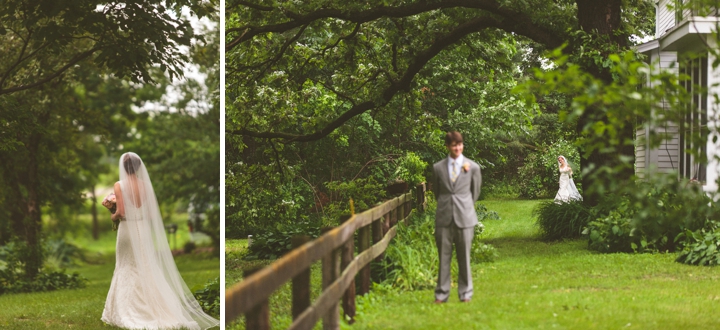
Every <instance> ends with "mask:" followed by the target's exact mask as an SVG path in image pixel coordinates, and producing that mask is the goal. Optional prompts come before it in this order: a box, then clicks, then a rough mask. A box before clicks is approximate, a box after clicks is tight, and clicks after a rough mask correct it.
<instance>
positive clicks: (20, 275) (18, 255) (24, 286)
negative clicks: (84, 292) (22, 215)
mask: <svg viewBox="0 0 720 330" xmlns="http://www.w3.org/2000/svg"><path fill="white" fill-rule="evenodd" d="M24 251H26V249H25V248H24V244H23V243H21V242H11V243H9V244H7V245H5V246H2V247H0V261H2V262H0V265H1V266H0V295H2V294H6V293H23V292H44V291H53V290H59V289H77V288H82V287H85V284H86V282H87V279H86V278H84V277H82V276H80V274H78V273H73V274H66V273H65V270H62V271H48V270H44V271H42V272H40V273H38V275H37V276H36V277H35V278H34V279H33V280H29V279H28V278H27V277H26V276H25V273H24V271H23V269H24V263H23V261H22V260H24V259H25V258H24V257H23V253H24Z"/></svg>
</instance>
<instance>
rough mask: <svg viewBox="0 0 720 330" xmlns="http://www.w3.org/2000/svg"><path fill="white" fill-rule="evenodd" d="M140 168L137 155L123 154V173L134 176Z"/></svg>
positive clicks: (140, 161)
mask: <svg viewBox="0 0 720 330" xmlns="http://www.w3.org/2000/svg"><path fill="white" fill-rule="evenodd" d="M140 166H142V160H141V159H140V157H138V155H136V154H125V156H124V157H123V167H124V168H125V173H127V174H135V171H137V170H138V169H140Z"/></svg>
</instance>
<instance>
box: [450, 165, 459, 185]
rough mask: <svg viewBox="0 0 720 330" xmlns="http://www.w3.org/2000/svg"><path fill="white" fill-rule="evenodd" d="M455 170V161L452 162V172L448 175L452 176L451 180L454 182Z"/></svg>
mask: <svg viewBox="0 0 720 330" xmlns="http://www.w3.org/2000/svg"><path fill="white" fill-rule="evenodd" d="M457 176H458V174H457V170H456V169H455V162H452V173H450V177H451V178H452V182H455V180H456V179H457Z"/></svg>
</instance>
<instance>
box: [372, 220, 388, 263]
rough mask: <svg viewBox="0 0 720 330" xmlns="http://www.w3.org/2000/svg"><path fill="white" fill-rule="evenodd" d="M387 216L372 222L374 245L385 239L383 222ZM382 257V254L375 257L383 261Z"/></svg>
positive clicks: (376, 259)
mask: <svg viewBox="0 0 720 330" xmlns="http://www.w3.org/2000/svg"><path fill="white" fill-rule="evenodd" d="M385 218H386V216H383V217H382V218H380V219H377V220H375V221H373V222H372V245H375V244H377V243H378V242H380V241H381V240H382V239H383V236H385V234H384V231H383V222H384V219H385ZM382 257H383V255H382V254H381V255H379V256H377V258H375V261H376V262H379V261H381V260H382Z"/></svg>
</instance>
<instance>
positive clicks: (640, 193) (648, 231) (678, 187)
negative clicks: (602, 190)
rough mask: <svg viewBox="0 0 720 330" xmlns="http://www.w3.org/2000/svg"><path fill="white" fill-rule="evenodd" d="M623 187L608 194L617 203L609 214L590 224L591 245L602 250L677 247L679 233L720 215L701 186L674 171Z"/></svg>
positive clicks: (672, 249)
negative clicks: (621, 190) (652, 179)
mask: <svg viewBox="0 0 720 330" xmlns="http://www.w3.org/2000/svg"><path fill="white" fill-rule="evenodd" d="M654 177H655V178H656V180H657V181H653V182H642V183H638V184H633V185H629V186H627V187H625V188H624V194H622V195H616V196H608V199H610V200H612V204H614V205H615V206H614V207H613V210H612V211H610V212H609V213H608V215H607V216H601V217H598V218H597V219H595V220H594V221H591V222H590V223H589V224H588V228H587V231H586V233H587V234H589V246H590V248H591V249H594V250H598V251H601V252H637V253H643V252H657V251H676V250H677V249H679V248H681V247H682V246H681V245H680V244H678V242H677V241H676V239H675V238H676V237H677V236H678V235H680V234H681V233H684V232H686V230H690V231H696V230H699V229H700V228H703V227H704V226H705V225H706V223H707V222H708V221H710V220H718V219H720V209H718V206H717V204H716V203H715V202H713V201H712V199H710V198H709V197H708V196H707V195H706V194H705V193H704V192H703V191H702V189H701V188H700V187H699V186H697V185H695V184H692V183H688V182H687V181H679V180H677V179H676V178H675V177H674V176H673V175H667V176H663V175H660V174H657V175H656V176H654Z"/></svg>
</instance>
